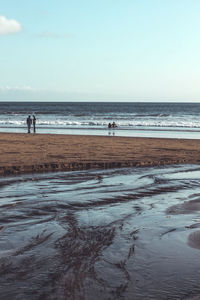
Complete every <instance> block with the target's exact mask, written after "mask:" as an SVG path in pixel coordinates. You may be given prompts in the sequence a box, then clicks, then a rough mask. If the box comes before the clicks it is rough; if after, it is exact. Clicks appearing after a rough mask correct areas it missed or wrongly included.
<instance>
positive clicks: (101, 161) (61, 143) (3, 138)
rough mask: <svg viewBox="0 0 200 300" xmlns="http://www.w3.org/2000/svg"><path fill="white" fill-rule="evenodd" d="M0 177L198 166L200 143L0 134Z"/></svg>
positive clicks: (153, 139) (195, 141)
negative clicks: (123, 168)
mask: <svg viewBox="0 0 200 300" xmlns="http://www.w3.org/2000/svg"><path fill="white" fill-rule="evenodd" d="M0 153H1V158H0V176H3V175H11V174H25V173H43V172H51V171H73V170H84V169H95V168H98V169H99V168H101V169H105V168H119V167H142V166H159V165H170V164H200V140H197V139H195V140H194V139H191V140H190V139H171V138H170V139H168V138H146V137H116V136H94V135H93V136H91V135H90V136H89V135H88V136H86V135H62V134H59V135H58V134H23V133H0Z"/></svg>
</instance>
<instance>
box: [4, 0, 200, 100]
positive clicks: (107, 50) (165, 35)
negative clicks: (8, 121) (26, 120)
mask: <svg viewBox="0 0 200 300" xmlns="http://www.w3.org/2000/svg"><path fill="white" fill-rule="evenodd" d="M199 13H200V1H199V0H101V1H97V0H74V1H68V0H55V1H54V0H42V1H41V0H28V1H27V0H6V1H3V0H0V101H26V100H27V101H34V100H36V101H175V102H177V101H181V102H185V101H187V102H200V17H199Z"/></svg>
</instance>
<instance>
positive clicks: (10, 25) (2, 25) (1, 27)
mask: <svg viewBox="0 0 200 300" xmlns="http://www.w3.org/2000/svg"><path fill="white" fill-rule="evenodd" d="M21 30H22V25H21V24H20V23H19V22H18V21H16V20H13V19H10V20H9V19H7V18H6V17H4V16H2V15H0V35H7V34H12V33H17V32H20V31H21Z"/></svg>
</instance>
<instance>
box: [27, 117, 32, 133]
mask: <svg viewBox="0 0 200 300" xmlns="http://www.w3.org/2000/svg"><path fill="white" fill-rule="evenodd" d="M26 124H27V127H28V133H30V132H31V124H32V119H31V116H28V118H27V119H26Z"/></svg>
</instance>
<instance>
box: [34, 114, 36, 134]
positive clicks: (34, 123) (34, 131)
mask: <svg viewBox="0 0 200 300" xmlns="http://www.w3.org/2000/svg"><path fill="white" fill-rule="evenodd" d="M35 125H36V117H35V115H33V132H34V133H35V132H36V128H35Z"/></svg>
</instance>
